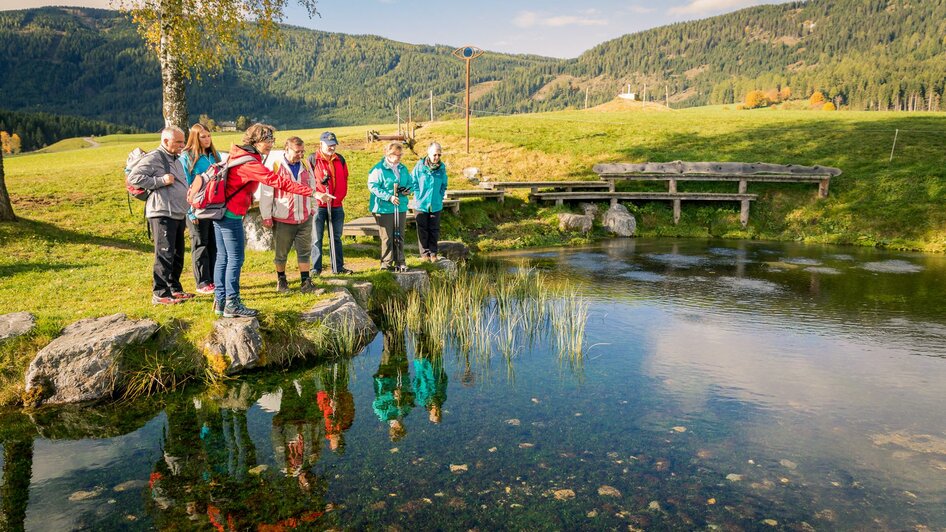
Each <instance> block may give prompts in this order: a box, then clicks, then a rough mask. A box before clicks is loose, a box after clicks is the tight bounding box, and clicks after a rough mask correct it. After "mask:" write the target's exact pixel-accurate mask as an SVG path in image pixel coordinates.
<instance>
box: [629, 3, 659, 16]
mask: <svg viewBox="0 0 946 532" xmlns="http://www.w3.org/2000/svg"><path fill="white" fill-rule="evenodd" d="M627 10H628V11H630V12H631V13H636V14H638V15H645V14H647V13H653V12H654V11H657V8H655V7H644V6H639V5H632V6H630V7H628V8H627Z"/></svg>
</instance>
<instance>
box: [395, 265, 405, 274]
mask: <svg viewBox="0 0 946 532" xmlns="http://www.w3.org/2000/svg"><path fill="white" fill-rule="evenodd" d="M397 271H399V272H401V273H405V272H407V264H401V265H400V266H398V267H397Z"/></svg>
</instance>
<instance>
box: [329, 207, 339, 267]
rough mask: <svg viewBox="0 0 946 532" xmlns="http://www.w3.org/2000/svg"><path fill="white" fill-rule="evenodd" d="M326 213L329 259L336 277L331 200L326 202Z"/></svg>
mask: <svg viewBox="0 0 946 532" xmlns="http://www.w3.org/2000/svg"><path fill="white" fill-rule="evenodd" d="M327 205H328V207H327V209H326V212H327V213H328V249H329V253H330V254H331V258H330V259H329V260H330V261H331V264H332V273H334V274H336V275H338V261H337V260H336V259H335V225H334V224H333V223H332V200H329V201H328V202H327Z"/></svg>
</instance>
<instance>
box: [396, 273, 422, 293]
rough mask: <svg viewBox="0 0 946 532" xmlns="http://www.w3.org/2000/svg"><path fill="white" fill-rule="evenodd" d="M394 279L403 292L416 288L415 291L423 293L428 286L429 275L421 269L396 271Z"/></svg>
mask: <svg viewBox="0 0 946 532" xmlns="http://www.w3.org/2000/svg"><path fill="white" fill-rule="evenodd" d="M394 280H395V281H397V284H398V285H399V286H400V287H401V290H404V291H405V292H410V291H411V290H416V291H417V293H419V294H421V295H424V294H426V293H427V290H428V289H429V288H430V276H429V275H427V272H425V271H423V270H415V271H409V272H397V273H395V274H394Z"/></svg>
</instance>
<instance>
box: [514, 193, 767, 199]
mask: <svg viewBox="0 0 946 532" xmlns="http://www.w3.org/2000/svg"><path fill="white" fill-rule="evenodd" d="M531 196H532V197H533V198H535V199H538V200H546V201H558V200H568V201H573V200H587V201H595V200H598V201H605V200H610V199H612V198H616V199H626V200H666V201H671V200H676V199H680V200H684V201H743V200H748V201H755V200H756V199H758V195H757V194H729V193H718V192H676V193H672V192H593V191H587V192H539V193H536V194H532V195H531Z"/></svg>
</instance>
